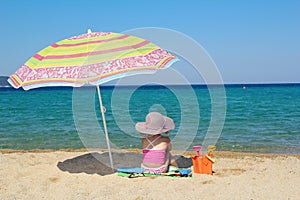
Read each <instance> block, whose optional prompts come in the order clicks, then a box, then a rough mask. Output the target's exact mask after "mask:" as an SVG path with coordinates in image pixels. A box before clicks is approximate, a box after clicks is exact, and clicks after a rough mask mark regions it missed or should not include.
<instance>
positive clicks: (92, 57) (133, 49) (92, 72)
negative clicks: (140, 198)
mask: <svg viewBox="0 0 300 200" xmlns="http://www.w3.org/2000/svg"><path fill="white" fill-rule="evenodd" d="M176 60H177V58H176V57H175V56H174V55H172V54H171V53H169V52H167V51H166V50H163V49H161V48H160V47H159V46H157V45H155V44H153V43H151V42H149V41H147V40H144V39H142V38H139V37H135V36H131V35H127V34H121V33H113V32H91V31H90V30H89V31H88V33H86V34H82V35H78V36H74V37H70V38H68V39H64V40H61V41H59V42H56V43H54V44H52V45H50V46H48V47H46V48H44V49H42V50H41V51H39V52H38V53H36V54H35V55H34V56H32V57H31V58H30V59H29V60H28V61H27V62H25V63H24V64H23V65H22V66H21V67H20V68H19V69H18V70H17V71H16V72H15V73H14V74H12V75H11V76H10V78H9V79H8V82H9V83H10V84H11V85H12V86H13V87H14V88H19V87H23V89H24V90H29V89H33V88H38V87H47V86H73V87H80V86H83V85H85V84H91V85H95V86H96V87H97V91H98V98H99V103H100V109H101V113H102V120H103V126H104V131H105V136H106V142H107V146H108V150H109V157H110V163H111V168H112V170H113V171H114V167H113V160H112V155H111V149H110V141H109V137H108V132H107V127H106V120H105V114H104V112H105V108H104V107H103V105H102V99H101V93H100V87H99V85H100V84H102V83H105V82H108V81H111V80H114V79H117V78H121V77H124V76H130V75H135V74H145V73H153V72H155V71H156V70H158V69H163V68H167V67H169V66H170V65H171V64H172V63H174V62H175V61H176Z"/></svg>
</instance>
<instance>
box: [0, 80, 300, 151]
mask: <svg viewBox="0 0 300 200" xmlns="http://www.w3.org/2000/svg"><path fill="white" fill-rule="evenodd" d="M100 92H101V99H102V102H103V105H104V107H105V108H103V110H105V113H104V117H105V123H106V127H107V132H108V136H109V139H110V144H111V147H112V148H114V149H128V148H140V147H141V138H142V137H144V136H143V135H141V134H140V133H138V132H137V131H136V130H135V124H136V123H137V122H143V121H145V116H146V115H147V114H148V113H149V112H152V111H153V112H154V111H155V112H160V113H162V114H163V115H167V116H168V117H170V118H172V119H173V120H174V123H175V129H174V130H171V131H170V132H169V134H168V136H169V137H170V139H171V141H172V145H173V149H178V150H186V151H193V146H195V145H200V146H203V147H205V148H206V147H207V145H215V146H216V147H217V150H220V151H238V152H252V153H275V154H281V153H284V154H300V145H299V144H300V100H299V97H300V84H228V85H224V86H223V85H222V86H221V85H210V86H207V85H192V86H182V85H181V86H178V85H177V86H162V85H144V86H141V87H139V86H118V87H114V86H101V87H100ZM103 122H104V120H103V118H102V113H101V112H100V106H99V97H98V93H97V90H96V88H95V87H91V86H90V87H81V88H72V87H48V88H38V89H32V90H29V91H24V90H23V89H13V88H0V149H22V150H36V149H53V150H58V149H82V148H87V149H89V148H91V149H92V148H100V149H101V148H107V143H106V141H107V140H106V137H105V129H104V128H103V127H104V123H103Z"/></svg>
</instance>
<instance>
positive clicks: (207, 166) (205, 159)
mask: <svg viewBox="0 0 300 200" xmlns="http://www.w3.org/2000/svg"><path fill="white" fill-rule="evenodd" d="M215 150H216V146H213V145H210V146H208V154H207V155H205V156H200V154H198V156H193V157H192V162H193V168H194V173H197V174H210V175H212V165H213V163H215V162H216V161H215V159H213V158H212V157H213V152H214V151H215ZM195 151H196V150H195Z"/></svg>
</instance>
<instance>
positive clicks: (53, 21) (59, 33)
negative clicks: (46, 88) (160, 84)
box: [0, 0, 300, 83]
mask: <svg viewBox="0 0 300 200" xmlns="http://www.w3.org/2000/svg"><path fill="white" fill-rule="evenodd" d="M299 10H300V1H297V0H295V1H293V0H287V1H278V0H252V1H240V0H236V1H233V0H213V1H212V0H181V1H180V0H172V1H167V0H166V1H163V0H151V1H143V0H124V1H121V0H119V1H102V0H88V1H86V0H43V1H41V0H26V1H23V0H19V1H17V0H2V1H1V2H0V27H1V31H0V38H1V39H0V40H1V45H0V52H1V59H0V75H7V76H9V75H10V74H12V73H14V72H15V71H16V70H17V69H18V68H19V67H20V66H21V65H22V64H23V63H25V62H26V61H27V60H28V59H29V58H30V57H31V56H33V55H34V54H35V53H36V52H38V51H40V50H41V49H43V48H45V47H47V46H48V45H51V44H53V43H55V42H57V41H60V40H62V39H65V38H69V37H71V36H74V35H79V34H82V33H86V31H87V29H88V28H90V29H92V30H93V31H97V32H98V31H99V32H106V31H112V32H123V31H126V30H130V29H135V28H143V27H159V28H167V29H171V30H175V31H178V32H181V33H183V34H185V35H187V36H189V37H191V38H192V39H194V40H195V41H196V42H197V43H199V44H200V45H202V47H203V48H204V49H205V50H206V51H207V53H208V54H209V55H210V57H211V58H212V59H213V61H214V62H215V64H216V66H217V68H218V70H219V71H220V74H221V76H222V79H223V81H224V83H287V82H288V83H291V82H293V83H295V82H297V83H300V76H299V74H300V37H299V36H300V12H299ZM190 75H191V76H192V73H191V74H190ZM187 76H188V75H187Z"/></svg>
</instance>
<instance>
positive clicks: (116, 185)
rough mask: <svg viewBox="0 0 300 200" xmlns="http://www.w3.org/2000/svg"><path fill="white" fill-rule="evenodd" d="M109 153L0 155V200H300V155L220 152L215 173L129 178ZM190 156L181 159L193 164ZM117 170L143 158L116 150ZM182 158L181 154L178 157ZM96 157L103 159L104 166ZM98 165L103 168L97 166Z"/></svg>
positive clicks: (15, 153) (64, 152) (13, 152)
mask: <svg viewBox="0 0 300 200" xmlns="http://www.w3.org/2000/svg"><path fill="white" fill-rule="evenodd" d="M104 155H107V153H104V154H101V153H100V152H95V151H93V152H86V151H33V152H28V151H10V150H2V151H1V153H0V199H5V200H6V199H72V200H73V199H136V200H137V199H139V200H140V199H191V200H194V199H299V198H300V190H299V181H300V156H299V155H271V154H267V155H264V154H249V153H233V152H216V153H215V158H216V163H215V164H214V166H213V170H214V172H215V173H214V174H213V175H202V174H201V175H199V174H193V178H170V177H154V178H153V177H138V178H132V179H129V178H127V177H120V176H118V175H117V173H112V172H111V170H110V168H109V167H107V166H105V164H107V163H109V161H108V159H107V158H106V157H105V156H104ZM190 155H193V153H185V154H184V157H182V156H181V157H179V158H180V159H181V160H179V161H180V164H181V165H189V164H190ZM113 156H114V159H116V158H117V159H118V160H116V161H115V167H121V166H124V167H125V166H128V167H130V166H135V165H138V162H139V159H140V154H137V153H134V152H132V151H130V152H128V151H126V152H124V151H119V152H114V154H113ZM177 158H178V156H177ZM97 159H102V160H101V161H102V162H101V163H102V164H101V163H100V162H99V161H98V160H97ZM99 163H100V164H99Z"/></svg>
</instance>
